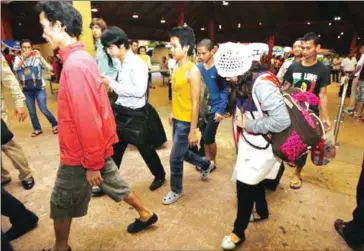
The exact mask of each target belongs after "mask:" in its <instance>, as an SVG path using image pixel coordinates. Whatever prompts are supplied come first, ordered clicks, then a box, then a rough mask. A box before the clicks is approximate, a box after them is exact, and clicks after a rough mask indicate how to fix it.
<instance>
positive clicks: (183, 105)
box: [172, 61, 194, 122]
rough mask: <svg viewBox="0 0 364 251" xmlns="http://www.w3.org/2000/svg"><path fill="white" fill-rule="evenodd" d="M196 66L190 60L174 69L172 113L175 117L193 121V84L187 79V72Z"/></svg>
mask: <svg viewBox="0 0 364 251" xmlns="http://www.w3.org/2000/svg"><path fill="white" fill-rule="evenodd" d="M193 66H194V63H192V62H191V61H189V62H188V63H186V64H185V65H184V66H182V67H178V68H176V69H175V70H174V72H173V75H172V115H173V118H174V119H177V120H180V121H184V122H191V119H192V96H191V85H190V83H189V82H188V81H187V73H188V71H189V70H190V69H191V68H192V67H193Z"/></svg>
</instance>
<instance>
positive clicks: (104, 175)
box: [38, 1, 158, 250]
mask: <svg viewBox="0 0 364 251" xmlns="http://www.w3.org/2000/svg"><path fill="white" fill-rule="evenodd" d="M38 10H39V13H40V15H39V21H40V23H41V25H42V27H43V37H44V38H45V39H46V40H47V41H48V42H49V43H50V44H51V45H52V47H53V49H59V54H60V57H61V60H62V62H63V70H62V73H61V77H60V82H59V84H60V88H59V93H58V119H59V125H58V126H59V143H60V157H61V161H60V162H61V163H60V166H59V169H58V172H57V177H56V182H55V186H54V189H53V192H52V196H51V213H50V215H51V218H52V219H53V220H54V229H55V235H56V243H55V246H54V249H55V250H70V247H69V245H68V237H69V231H70V226H71V221H72V218H74V217H82V216H84V215H86V214H87V208H88V203H89V201H90V197H91V186H100V187H101V188H102V190H103V191H104V192H105V193H106V194H107V195H109V197H111V198H112V199H113V200H114V201H116V202H120V201H122V200H124V201H125V202H126V203H128V204H129V205H131V206H133V207H134V208H135V209H136V210H137V212H138V213H139V216H140V218H139V219H137V220H136V221H135V222H134V223H132V224H130V225H129V226H128V229H127V230H128V232H129V233H136V232H139V231H141V230H143V229H145V228H147V227H148V226H150V225H152V224H154V223H155V222H157V220H158V217H157V215H156V214H154V213H153V212H152V211H150V210H149V209H147V208H146V207H145V206H144V205H143V204H142V202H141V201H140V199H139V198H138V197H137V196H136V194H135V193H133V192H132V191H131V190H130V188H129V186H128V184H127V183H126V182H125V181H124V180H123V179H122V177H121V176H120V173H119V170H118V168H117V166H116V165H115V163H114V162H113V160H112V159H111V158H110V157H111V156H112V155H113V147H112V146H113V144H115V143H116V142H118V138H117V134H116V125H115V119H114V115H113V113H112V110H111V106H110V103H109V100H108V95H107V91H106V89H105V87H104V86H103V84H102V83H101V76H100V73H99V71H98V69H97V65H96V62H95V60H94V59H93V58H92V57H91V56H90V55H89V54H88V53H87V52H86V51H85V48H84V46H83V45H82V44H81V43H79V42H78V37H79V36H80V35H81V32H82V17H81V15H80V13H79V12H78V11H77V10H76V9H75V8H74V7H73V6H72V4H70V3H67V2H60V1H59V2H41V3H39V4H38Z"/></svg>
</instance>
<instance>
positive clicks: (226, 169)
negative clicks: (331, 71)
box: [2, 75, 364, 250]
mask: <svg viewBox="0 0 364 251" xmlns="http://www.w3.org/2000/svg"><path fill="white" fill-rule="evenodd" d="M154 81H155V83H156V86H157V89H154V90H151V98H150V102H151V104H153V105H154V106H155V107H156V108H157V110H158V112H159V114H160V117H161V119H162V121H163V124H164V126H165V130H166V131H167V135H168V143H167V144H166V145H165V147H164V148H162V149H160V150H159V151H158V153H159V155H160V158H161V160H162V163H163V164H164V166H165V170H166V172H167V177H168V182H167V184H165V185H164V186H163V187H162V188H160V189H159V190H157V191H155V192H151V191H149V189H148V187H149V185H150V183H151V182H152V179H153V177H152V176H151V174H150V172H149V170H148V169H147V167H146V166H145V163H144V162H143V160H142V158H141V157H140V155H139V153H138V152H137V151H136V150H135V149H133V148H132V147H130V148H129V150H128V152H127V153H126V154H125V157H124V161H123V163H122V167H121V175H122V176H123V177H124V178H125V179H126V180H127V181H128V182H129V184H130V186H131V187H132V188H133V190H134V191H135V192H136V193H137V194H138V195H139V196H140V197H141V199H142V200H143V201H144V203H145V204H146V205H147V206H148V207H150V208H151V209H152V210H153V211H154V212H156V213H157V214H158V216H159V219H160V220H159V222H158V224H157V225H156V226H154V227H152V228H151V229H149V230H148V231H144V232H142V233H139V234H136V235H130V234H128V233H127V232H126V227H127V225H128V224H129V223H131V222H132V221H134V218H135V217H136V213H135V212H134V211H133V210H131V208H130V207H129V206H127V205H126V204H125V203H119V204H116V203H114V202H113V201H112V200H111V199H109V198H108V197H102V198H93V199H91V203H90V205H89V213H88V215H87V216H86V217H84V218H80V219H75V220H74V222H73V225H72V230H71V237H70V244H71V246H72V248H73V250H221V248H220V243H221V241H222V238H223V237H224V235H226V234H228V233H230V231H231V230H232V224H233V221H234V219H235V215H236V195H235V186H234V184H232V182H231V174H232V168H233V166H234V161H235V147H234V143H233V139H232V133H231V120H230V119H229V120H226V121H223V122H222V123H221V125H220V128H219V131H218V135H217V144H218V156H217V164H218V168H217V171H216V172H214V173H213V174H212V175H211V176H210V178H209V180H208V181H206V182H203V181H201V180H200V177H199V174H198V173H197V172H196V171H195V170H194V168H192V166H190V165H189V164H185V172H184V194H185V195H184V197H182V198H181V199H180V200H179V201H178V202H177V203H176V204H174V205H170V206H164V205H162V203H161V200H162V197H163V196H164V195H165V194H166V193H167V192H168V191H169V173H170V172H169V161H168V159H169V153H170V148H171V129H170V127H169V126H168V123H167V117H168V114H169V113H170V110H171V109H170V102H169V101H168V98H167V91H168V88H167V87H159V83H160V82H161V79H160V78H159V77H158V76H157V75H156V76H155V77H154ZM5 92H6V93H5V97H6V99H7V103H8V104H9V107H10V108H11V107H13V104H12V102H11V97H10V95H9V93H8V92H7V91H5ZM337 92H338V87H337V86H336V85H331V86H330V88H329V100H330V114H331V118H332V119H333V118H334V116H336V111H337V109H338V107H337V104H338V101H339V100H338V98H337V95H336V93H337ZM48 93H49V96H48V104H49V107H50V109H51V110H52V111H53V112H54V113H55V114H56V109H57V95H56V94H54V95H51V94H50V92H49V90H48ZM39 118H40V121H41V124H42V125H43V127H44V133H43V135H40V136H39V137H37V138H31V137H30V133H31V131H32V129H31V123H30V119H27V120H26V121H25V122H24V123H19V122H17V121H15V120H14V117H13V116H11V120H12V121H11V125H10V127H11V129H12V130H13V132H14V133H15V140H16V141H17V142H18V143H20V145H22V147H23V149H24V151H25V154H26V155H27V157H28V159H29V162H30V164H31V167H32V168H33V171H34V177H35V180H36V185H35V187H34V188H33V189H32V190H30V191H25V190H24V189H23V188H22V187H21V184H20V182H19V181H18V180H17V172H16V170H14V168H13V167H12V165H11V163H10V162H9V160H8V159H6V158H4V165H5V166H6V167H7V168H8V169H9V170H11V171H12V177H13V182H11V183H10V184H9V185H8V186H6V189H7V190H8V191H9V192H11V193H12V194H13V195H14V196H16V197H17V198H18V199H19V200H21V201H22V202H23V203H24V204H25V205H26V207H27V208H29V209H30V210H32V211H33V212H35V213H36V214H37V215H38V216H39V218H40V222H39V225H38V227H37V228H36V229H35V230H33V231H32V232H30V233H28V234H26V235H24V236H23V237H21V238H20V239H18V240H16V241H13V242H12V244H13V246H14V248H15V249H16V250H41V249H43V248H45V249H47V248H51V247H52V245H53V243H54V234H53V225H52V221H51V219H50V218H49V199H50V195H51V191H52V187H53V184H54V180H55V175H56V170H57V167H58V163H59V149H58V142H57V141H58V139H57V136H54V135H52V134H51V128H50V126H49V124H48V122H47V121H46V119H45V117H44V116H43V115H39ZM363 132H364V124H360V123H359V122H357V121H355V120H354V119H352V118H350V117H347V116H345V121H344V123H343V124H342V126H341V132H340V137H339V142H340V144H341V147H340V148H339V149H338V150H337V157H336V159H335V160H334V161H333V162H332V163H330V164H329V165H328V166H325V167H316V166H314V165H313V164H312V163H311V162H310V161H308V165H307V166H306V167H305V169H304V172H303V179H304V181H303V186H302V188H301V189H300V190H291V189H290V188H289V181H290V178H291V176H292V175H293V171H294V170H293V169H291V168H289V167H287V168H286V172H285V174H284V177H283V178H282V181H281V184H280V185H279V187H278V188H277V191H276V192H274V193H268V195H267V198H268V201H269V210H270V218H269V220H267V221H264V222H261V223H258V224H257V223H255V224H250V225H249V227H248V230H247V232H246V234H247V240H246V242H245V243H244V244H243V245H242V246H241V247H239V249H238V250H349V248H348V246H347V245H346V244H345V242H344V241H343V240H342V239H341V238H340V237H339V235H338V234H337V233H336V231H335V229H334V227H333V222H334V221H335V219H337V218H343V219H345V220H350V219H351V214H352V210H353V209H354V207H355V190H356V184H357V181H358V176H359V172H360V170H361V161H362V158H363V148H364V137H363ZM9 226H10V224H9V221H8V219H7V218H5V217H2V228H3V229H4V230H6V229H7V228H8V227H9Z"/></svg>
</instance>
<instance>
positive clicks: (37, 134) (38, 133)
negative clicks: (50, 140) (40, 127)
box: [31, 131, 43, 138]
mask: <svg viewBox="0 0 364 251" xmlns="http://www.w3.org/2000/svg"><path fill="white" fill-rule="evenodd" d="M42 133H43V131H39V132H35V131H34V132H32V134H31V136H32V137H33V138H34V137H37V136H39V135H41V134H42Z"/></svg>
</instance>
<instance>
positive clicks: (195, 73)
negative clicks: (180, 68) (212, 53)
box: [188, 66, 201, 144]
mask: <svg viewBox="0 0 364 251" xmlns="http://www.w3.org/2000/svg"><path fill="white" fill-rule="evenodd" d="M188 75H189V76H188V80H189V83H190V85H191V97H192V118H191V129H190V136H191V137H192V136H194V137H192V138H193V139H191V140H189V141H190V144H193V143H194V142H191V141H196V142H195V143H194V144H196V143H197V137H196V132H197V122H198V114H199V108H200V107H199V106H200V91H201V86H200V84H201V83H200V81H201V75H200V72H199V70H198V69H197V67H196V66H194V67H192V68H191V70H190V71H189V74H188ZM190 136H189V139H190ZM195 137H196V139H195Z"/></svg>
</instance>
